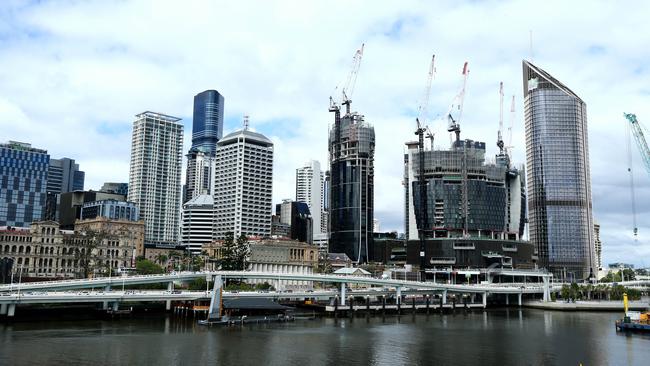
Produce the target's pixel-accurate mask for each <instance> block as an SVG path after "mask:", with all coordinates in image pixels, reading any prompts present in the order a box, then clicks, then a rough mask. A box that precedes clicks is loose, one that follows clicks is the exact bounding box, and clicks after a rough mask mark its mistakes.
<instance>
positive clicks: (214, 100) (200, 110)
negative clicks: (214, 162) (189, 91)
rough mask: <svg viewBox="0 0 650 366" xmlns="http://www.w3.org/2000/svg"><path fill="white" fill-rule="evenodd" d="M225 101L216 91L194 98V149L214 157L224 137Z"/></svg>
mask: <svg viewBox="0 0 650 366" xmlns="http://www.w3.org/2000/svg"><path fill="white" fill-rule="evenodd" d="M223 104H224V99H223V96H222V95H221V94H219V92H218V91H216V90H206V91H204V92H201V93H199V94H197V95H195V96H194V120H193V122H192V149H198V150H199V151H203V152H204V153H206V154H208V155H210V156H214V155H215V154H216V152H217V142H218V141H219V139H220V138H221V136H222V135H223Z"/></svg>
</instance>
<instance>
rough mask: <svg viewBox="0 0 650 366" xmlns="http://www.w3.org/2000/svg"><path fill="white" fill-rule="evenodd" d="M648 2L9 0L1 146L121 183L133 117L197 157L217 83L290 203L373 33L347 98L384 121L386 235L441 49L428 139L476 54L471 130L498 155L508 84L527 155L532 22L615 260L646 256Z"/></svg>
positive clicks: (1, 34)
mask: <svg viewBox="0 0 650 366" xmlns="http://www.w3.org/2000/svg"><path fill="white" fill-rule="evenodd" d="M649 6H650V5H648V4H647V3H646V2H641V1H639V2H635V3H634V4H628V5H626V7H625V8H623V7H621V6H620V5H617V4H615V3H598V4H597V5H596V4H592V3H591V2H586V1H585V2H581V1H578V2H571V3H566V2H560V1H548V2H546V3H545V5H544V6H540V7H536V8H535V11H534V12H531V11H530V4H529V3H527V2H524V1H504V2H444V1H443V2H435V3H434V2H429V1H400V2H396V3H391V2H382V3H379V2H374V1H365V2H364V1H355V2H345V1H335V2H332V1H326V2H325V1H323V2H295V1H274V2H252V1H251V2H248V1H240V2H236V3H228V2H223V3H221V2H214V1H207V0H206V1H185V2H182V4H181V3H176V2H169V1H153V0H136V1H117V0H116V1H63V0H62V1H42V2H32V1H9V2H3V3H2V5H0V54H1V55H2V57H0V128H1V129H2V131H3V133H2V137H3V140H5V139H6V140H9V139H12V140H19V141H28V142H31V143H32V144H33V145H34V146H38V147H41V148H46V149H48V150H49V152H50V154H51V155H52V156H54V157H62V156H68V157H71V158H75V159H76V160H77V161H78V162H79V163H80V164H81V166H82V169H84V170H86V172H87V173H86V180H87V187H88V188H99V187H100V186H101V184H102V183H103V182H104V181H127V180H128V164H129V155H130V129H131V124H132V122H133V119H134V115H135V114H137V113H140V112H143V111H145V110H153V111H158V112H162V113H166V114H170V115H175V116H180V117H182V118H183V123H184V125H185V149H187V148H188V147H189V144H190V136H191V116H192V100H193V99H192V98H193V96H194V95H195V94H196V93H198V92H200V91H203V90H205V89H217V90H219V91H220V92H221V93H222V94H223V95H224V96H225V99H226V106H225V112H226V126H225V132H228V131H232V130H234V129H235V128H238V127H239V126H240V125H241V117H242V115H243V114H245V113H246V114H249V115H250V116H251V125H252V127H253V128H254V129H256V130H257V131H260V132H263V133H264V134H266V135H267V136H269V137H270V138H271V139H272V140H273V141H274V142H275V144H276V145H275V170H274V174H275V182H274V201H279V200H280V199H282V198H287V197H294V195H295V192H294V187H293V185H294V174H295V168H296V167H298V166H300V165H301V164H302V163H304V161H306V160H308V159H318V160H319V161H320V162H321V164H322V165H326V161H327V131H328V127H329V125H330V124H331V123H332V122H333V121H332V118H333V117H332V115H331V114H330V113H328V111H327V107H328V98H329V96H330V95H332V93H333V92H334V88H335V86H336V85H338V84H339V83H340V81H341V80H343V79H344V77H345V75H346V74H347V72H348V71H349V67H350V64H351V61H352V55H353V53H354V50H356V49H357V48H358V47H359V46H360V45H361V43H364V42H365V44H366V49H365V54H364V59H363V61H362V65H361V69H360V72H359V76H358V80H357V87H356V90H355V92H354V95H353V97H352V99H353V101H354V102H353V108H354V109H355V110H358V111H359V112H360V113H362V114H364V115H365V116H366V120H367V121H369V122H370V123H372V124H373V125H374V126H375V130H376V136H377V137H376V139H377V150H376V159H375V166H376V179H375V182H376V190H375V192H376V193H375V207H376V215H375V216H376V217H377V218H378V219H379V220H380V221H381V226H382V230H383V229H385V230H399V231H403V223H402V217H403V213H402V207H403V191H402V186H401V179H402V173H403V170H402V164H403V152H404V142H405V141H408V140H412V139H413V138H414V135H413V131H414V117H415V111H416V110H417V104H418V102H419V100H421V98H422V93H423V89H424V84H425V81H426V74H427V71H428V70H427V68H428V63H429V60H430V58H431V54H432V53H435V54H436V62H437V66H436V68H437V71H438V72H437V75H436V79H435V80H434V82H433V87H432V93H431V102H430V106H429V111H430V116H429V119H428V121H429V125H430V126H431V128H432V130H434V131H436V132H437V134H436V145H437V146H440V147H446V146H448V143H449V142H448V141H449V138H448V136H447V132H446V129H445V125H444V123H443V122H442V121H440V120H436V116H441V115H443V114H444V112H445V111H446V110H447V108H448V106H449V104H450V102H451V100H452V99H453V97H454V95H455V94H456V93H457V91H458V88H459V86H460V82H461V78H460V72H461V68H462V64H463V62H464V61H466V60H468V61H469V65H470V75H469V79H468V89H467V96H466V99H465V110H464V117H463V120H462V121H461V128H462V130H463V133H462V135H463V136H464V137H466V138H472V139H477V140H483V141H486V142H487V144H488V155H490V156H491V155H494V154H495V153H496V149H497V148H496V144H495V141H496V135H497V133H496V129H497V126H498V113H499V106H498V103H499V95H498V85H499V82H500V81H503V82H504V85H505V92H506V100H507V101H509V100H510V97H509V96H511V95H515V99H516V116H515V117H516V118H515V120H514V126H513V137H512V140H513V145H514V150H513V151H514V160H515V162H518V163H524V162H525V146H524V126H523V117H522V115H523V113H522V110H523V101H522V99H521V98H522V89H521V88H522V80H521V77H522V76H521V59H522V58H527V57H529V56H530V54H531V44H530V36H529V35H530V33H529V31H530V30H532V38H533V43H532V55H533V57H534V62H535V63H536V64H538V65H539V66H540V67H542V68H544V69H545V70H547V71H548V72H550V73H551V74H552V75H554V76H555V77H557V78H558V79H560V80H562V81H563V82H564V83H565V84H566V85H568V86H569V87H570V88H571V89H572V90H574V91H575V92H576V93H577V94H578V95H580V96H581V98H582V99H583V100H585V101H586V103H587V106H588V107H587V109H588V115H589V146H590V163H591V175H592V183H593V184H592V191H593V207H594V217H595V218H596V220H597V221H599V222H600V223H601V225H602V237H603V242H604V244H603V247H604V257H605V262H608V261H614V260H621V261H629V262H635V263H639V262H638V261H639V260H638V258H640V254H644V253H645V255H646V256H647V254H648V253H647V251H648V249H647V248H648V247H650V243H649V240H650V222H648V220H647V217H648V215H647V211H648V207H650V192H648V187H649V186H650V177H649V175H648V174H645V173H647V172H644V167H643V166H642V165H641V161H640V159H639V155H638V152H637V151H636V147H634V146H633V149H634V151H633V153H634V159H635V160H634V161H635V163H634V171H635V183H636V186H637V195H636V202H637V209H638V211H639V213H640V214H639V215H638V225H639V230H640V236H639V237H638V241H635V240H634V238H632V237H631V236H630V233H631V231H630V229H629V228H631V217H630V214H629V212H630V210H631V207H630V206H629V205H628V204H627V203H628V202H630V201H629V185H628V176H627V171H626V164H627V153H626V147H625V146H626V145H625V143H626V142H625V141H626V140H625V123H626V122H625V120H624V119H623V117H622V112H623V111H628V112H630V111H631V112H635V113H637V115H638V116H639V119H640V120H641V121H642V122H644V123H645V124H646V125H649V124H650V106H649V104H648V103H647V93H648V86H647V85H648V82H649V81H650V76H649V73H648V70H649V68H648V61H647V60H649V59H650V49H648V48H647V47H646V45H648V44H650V26H649V25H648V23H647V21H646V20H645V19H644V17H645V15H646V14H648V12H649V11H650V7H649ZM629 8H634V9H635V11H634V12H629V11H626V10H625V9H629ZM550 19H552V21H549V20H550ZM620 19H625V21H621V20H620ZM630 24H634V30H632V28H631V27H630ZM504 109H505V110H506V111H508V110H509V102H508V103H506V106H505V108H504ZM505 121H506V126H507V125H508V124H509V116H508V113H506V118H505ZM641 213H643V214H641Z"/></svg>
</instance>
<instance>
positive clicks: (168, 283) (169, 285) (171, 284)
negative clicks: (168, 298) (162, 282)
mask: <svg viewBox="0 0 650 366" xmlns="http://www.w3.org/2000/svg"><path fill="white" fill-rule="evenodd" d="M173 289H174V282H172V281H170V282H167V291H172V290H173Z"/></svg>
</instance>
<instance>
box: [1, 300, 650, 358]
mask: <svg viewBox="0 0 650 366" xmlns="http://www.w3.org/2000/svg"><path fill="white" fill-rule="evenodd" d="M617 317H619V314H616V313H596V312H557V311H556V312H553V311H543V310H532V309H523V310H518V309H492V310H488V311H485V312H483V311H475V312H472V313H465V312H463V311H457V312H456V314H455V315H453V314H445V315H440V314H432V315H428V316H427V315H420V314H418V315H411V314H407V315H402V316H400V317H398V316H386V317H381V316H380V317H367V318H366V317H357V318H353V319H350V318H345V319H333V318H317V319H314V320H297V321H295V322H291V323H274V324H263V325H245V326H243V327H223V328H222V327H203V326H199V325H197V324H196V323H195V321H193V320H189V319H185V318H175V317H173V316H167V317H165V316H158V317H145V318H131V319H122V320H116V321H109V320H106V321H101V320H83V321H47V322H15V323H13V324H0V365H184V366H189V365H208V364H209V365H215V364H216V365H238V366H239V365H309V366H312V365H313V366H317V365H332V366H334V365H579V364H580V363H582V364H583V365H585V366H586V365H650V336H648V335H643V334H625V333H617V332H616V331H615V328H614V323H613V322H614V320H615V319H616V318H617Z"/></svg>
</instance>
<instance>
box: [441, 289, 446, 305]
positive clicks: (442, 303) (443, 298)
mask: <svg viewBox="0 0 650 366" xmlns="http://www.w3.org/2000/svg"><path fill="white" fill-rule="evenodd" d="M446 303H447V290H444V291H442V299H441V300H440V306H441V307H442V305H445V304H446Z"/></svg>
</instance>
